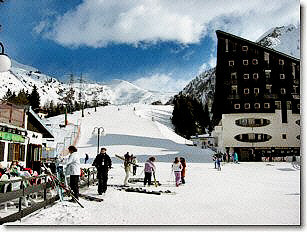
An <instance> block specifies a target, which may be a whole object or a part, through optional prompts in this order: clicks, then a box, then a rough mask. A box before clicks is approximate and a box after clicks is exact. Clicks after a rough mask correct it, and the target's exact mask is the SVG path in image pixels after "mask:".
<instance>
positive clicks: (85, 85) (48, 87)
mask: <svg viewBox="0 0 307 232" xmlns="http://www.w3.org/2000/svg"><path fill="white" fill-rule="evenodd" d="M12 64H13V65H12V68H11V70H10V71H8V72H4V73H0V81H1V82H2V85H0V99H1V98H2V97H3V96H4V95H5V93H6V92H7V90H8V89H10V90H11V91H12V92H15V93H16V94H17V93H18V92H19V91H20V90H22V89H24V90H25V91H28V92H31V91H32V89H33V86H34V85H36V87H37V88H38V92H39V94H40V98H41V105H42V106H43V105H45V103H47V102H50V101H51V100H52V101H53V102H54V103H58V102H62V99H63V97H65V96H66V93H67V92H68V91H69V90H70V89H71V88H73V90H74V95H73V99H72V101H74V100H79V93H80V91H82V94H81V96H82V100H83V101H87V102H89V103H90V102H92V101H93V100H94V98H96V100H98V102H100V101H101V102H106V101H107V102H110V103H111V104H115V105H125V104H131V103H148V104H150V103H152V102H155V101H161V102H162V103H166V102H167V101H168V100H169V99H170V98H171V97H172V96H173V93H172V94H171V93H162V92H152V91H148V90H145V89H142V88H140V87H139V86H136V85H134V84H132V83H130V82H128V81H125V80H119V79H114V80H112V81H110V82H109V83H97V82H94V81H91V80H87V79H83V81H82V84H80V82H79V80H75V82H73V83H70V81H68V82H67V83H62V82H60V81H58V80H57V79H55V78H53V77H50V76H48V75H45V74H43V73H41V72H40V71H39V70H38V69H36V68H33V67H31V66H28V65H23V64H20V63H19V62H17V61H15V60H12Z"/></svg>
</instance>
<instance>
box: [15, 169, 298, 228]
mask: <svg viewBox="0 0 307 232" xmlns="http://www.w3.org/2000/svg"><path fill="white" fill-rule="evenodd" d="M187 165H188V166H187V175H186V184H185V185H184V186H179V187H178V188H177V187H175V186H174V182H172V180H173V177H172V176H171V175H170V174H171V172H170V166H171V163H157V164H156V166H157V179H158V180H159V181H160V182H161V183H162V186H160V187H157V188H156V187H154V186H152V187H146V188H147V189H152V190H156V189H157V190H167V189H168V190H171V191H174V192H176V194H175V195H150V194H143V193H130V192H125V191H119V190H117V189H116V188H114V187H108V190H107V193H106V195H105V196H103V198H104V201H103V202H91V201H87V200H84V199H80V202H81V203H82V204H83V205H84V207H85V208H84V209H82V208H81V207H80V206H78V205H77V204H76V203H69V202H64V203H61V202H59V203H57V204H56V205H54V206H52V207H50V208H47V209H43V210H40V211H38V212H35V213H33V214H32V215H29V216H27V217H25V218H23V219H22V220H21V222H19V221H18V222H14V223H12V224H14V225H20V224H25V225H82V224H95V225H299V224H300V172H299V171H298V170H296V169H294V168H292V166H291V164H290V163H270V165H268V163H240V164H232V163H228V164H225V165H223V166H222V171H217V170H216V169H214V168H213V164H211V163H188V164H187ZM141 171H142V170H141V169H139V170H138V173H137V177H140V176H143V174H142V172H141ZM124 176H125V174H124V169H123V168H122V167H121V165H120V164H115V165H114V169H111V171H110V173H109V183H110V184H122V183H123V179H124ZM131 185H132V186H142V184H141V183H139V184H131ZM82 191H83V192H85V193H88V194H89V193H91V194H93V195H96V196H98V195H97V186H91V187H90V188H89V189H83V190H82Z"/></svg>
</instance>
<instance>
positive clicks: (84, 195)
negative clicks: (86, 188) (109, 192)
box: [79, 193, 103, 202]
mask: <svg viewBox="0 0 307 232" xmlns="http://www.w3.org/2000/svg"><path fill="white" fill-rule="evenodd" d="M79 196H80V197H82V198H83V199H85V200H89V201H97V202H102V201H103V199H102V198H98V197H94V196H90V195H87V194H83V193H79Z"/></svg>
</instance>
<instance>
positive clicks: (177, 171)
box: [172, 157, 182, 187]
mask: <svg viewBox="0 0 307 232" xmlns="http://www.w3.org/2000/svg"><path fill="white" fill-rule="evenodd" d="M172 170H173V172H174V174H175V178H176V187H178V186H179V184H180V180H181V171H182V164H181V163H180V161H179V158H178V157H176V158H175V161H174V163H173V165H172Z"/></svg>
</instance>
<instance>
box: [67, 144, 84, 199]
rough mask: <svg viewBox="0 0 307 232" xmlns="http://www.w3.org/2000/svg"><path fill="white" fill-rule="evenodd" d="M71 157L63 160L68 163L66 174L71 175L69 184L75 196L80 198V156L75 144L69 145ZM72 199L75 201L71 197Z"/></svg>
mask: <svg viewBox="0 0 307 232" xmlns="http://www.w3.org/2000/svg"><path fill="white" fill-rule="evenodd" d="M68 152H69V157H68V159H66V160H64V161H63V164H65V165H66V175H70V182H69V186H70V188H71V190H72V191H73V194H74V196H75V198H77V199H79V185H78V183H79V176H80V157H79V155H78V153H77V148H76V147H75V146H69V147H68ZM70 201H72V202H73V201H74V200H73V199H71V200H70Z"/></svg>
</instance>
